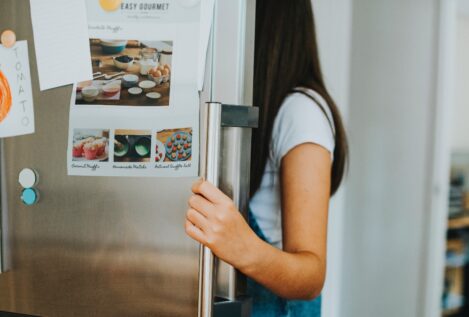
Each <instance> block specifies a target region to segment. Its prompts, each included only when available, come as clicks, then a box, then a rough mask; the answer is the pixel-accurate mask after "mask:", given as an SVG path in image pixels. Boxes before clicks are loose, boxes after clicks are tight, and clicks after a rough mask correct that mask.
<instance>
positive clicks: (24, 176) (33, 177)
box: [18, 168, 39, 188]
mask: <svg viewBox="0 0 469 317" xmlns="http://www.w3.org/2000/svg"><path fill="white" fill-rule="evenodd" d="M38 180H39V177H38V174H37V173H36V171H34V170H33V169H31V168H24V169H23V170H22V171H21V172H20V175H19V176H18V181H19V183H20V185H21V186H23V188H31V187H34V186H35V185H36V184H37V182H38Z"/></svg>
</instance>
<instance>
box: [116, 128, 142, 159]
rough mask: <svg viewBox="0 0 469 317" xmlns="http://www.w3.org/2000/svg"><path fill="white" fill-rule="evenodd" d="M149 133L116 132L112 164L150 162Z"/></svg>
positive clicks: (138, 131) (136, 131) (139, 131)
mask: <svg viewBox="0 0 469 317" xmlns="http://www.w3.org/2000/svg"><path fill="white" fill-rule="evenodd" d="M150 155H151V131H146V130H116V131H115V136H114V162H150Z"/></svg>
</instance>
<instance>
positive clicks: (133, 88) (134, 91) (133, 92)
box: [128, 87, 143, 96]
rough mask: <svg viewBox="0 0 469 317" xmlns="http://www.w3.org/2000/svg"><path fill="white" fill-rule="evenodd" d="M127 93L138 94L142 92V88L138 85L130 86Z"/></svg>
mask: <svg viewBox="0 0 469 317" xmlns="http://www.w3.org/2000/svg"><path fill="white" fill-rule="evenodd" d="M128 93H129V95H131V96H139V95H141V94H142V93H143V89H142V88H139V87H132V88H129V90H128Z"/></svg>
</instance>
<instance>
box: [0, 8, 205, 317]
mask: <svg viewBox="0 0 469 317" xmlns="http://www.w3.org/2000/svg"><path fill="white" fill-rule="evenodd" d="M51 18H53V17H51ZM6 28H11V29H13V30H15V31H16V33H17V36H18V39H27V40H28V41H29V54H30V57H31V70H32V76H33V78H32V79H33V87H34V100H35V112H36V128H37V131H36V133H35V134H33V135H29V136H22V137H16V138H8V139H5V140H4V141H3V146H2V148H1V149H2V166H3V170H2V171H1V177H2V215H3V216H2V237H3V242H2V248H3V250H2V254H3V259H2V263H3V267H2V269H3V272H2V273H1V274H0V311H10V312H18V313H23V314H30V315H40V316H48V317H67V316H80V317H83V316H87V317H90V316H100V317H103V316H112V317H115V316H126V317H131V316H139V317H141V316H163V317H164V316H168V317H169V316H171V317H175V316H181V317H182V316H184V317H187V316H196V315H197V299H198V284H197V282H198V280H197V277H198V255H199V254H198V245H197V244H196V243H195V242H193V241H191V240H190V239H189V238H188V237H186V235H185V232H184V226H183V224H184V219H185V212H186V209H187V207H186V200H187V198H188V196H189V194H190V185H191V183H192V181H193V179H155V178H145V179H143V178H104V177H70V176H67V170H66V150H67V137H68V136H67V133H68V132H67V129H68V116H69V103H70V95H71V87H65V88H60V89H54V90H51V91H46V92H39V89H38V79H37V74H36V69H37V67H36V61H35V55H34V49H33V38H32V30H31V21H30V12H29V1H28V0H2V1H0V30H2V29H6ZM70 63H73V60H71V61H70ZM26 167H28V168H33V169H35V170H36V171H37V172H38V174H39V177H40V181H39V184H38V190H39V192H40V194H41V196H40V201H39V203H38V204H36V205H34V206H30V207H27V206H25V205H23V204H22V203H21V202H20V192H21V186H20V185H19V184H18V174H19V172H20V171H21V170H22V169H23V168H26Z"/></svg>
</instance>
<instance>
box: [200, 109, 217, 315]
mask: <svg viewBox="0 0 469 317" xmlns="http://www.w3.org/2000/svg"><path fill="white" fill-rule="evenodd" d="M201 113H202V116H203V117H205V118H206V122H207V125H206V126H205V131H204V134H203V138H205V140H206V145H205V149H204V153H205V155H204V160H203V163H202V164H203V165H204V169H203V171H204V174H203V176H204V178H205V179H206V180H207V181H209V182H211V183H212V184H214V185H215V186H218V180H219V175H220V173H219V171H220V153H221V113H222V105H221V104H220V103H207V104H205V105H204V106H203V107H202V109H201ZM200 252H201V261H200V262H201V266H200V268H199V285H200V286H199V290H200V294H199V316H200V317H211V316H212V313H213V312H212V308H213V298H214V293H213V286H214V278H213V277H214V271H213V268H214V256H213V253H212V251H211V250H210V249H209V248H207V247H205V246H201V250H200Z"/></svg>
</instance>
